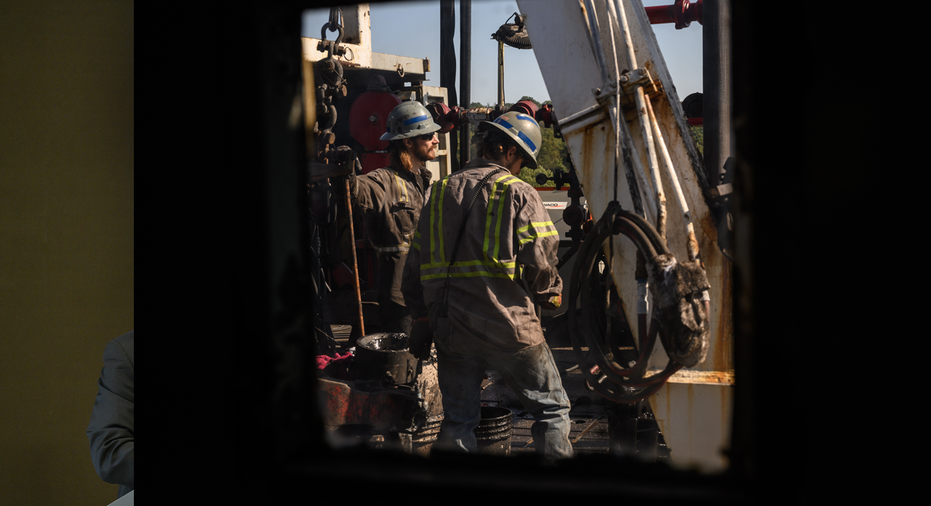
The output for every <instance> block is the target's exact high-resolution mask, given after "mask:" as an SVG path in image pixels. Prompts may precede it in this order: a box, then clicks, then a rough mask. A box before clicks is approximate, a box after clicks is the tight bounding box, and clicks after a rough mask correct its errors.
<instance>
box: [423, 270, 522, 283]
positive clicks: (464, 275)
mask: <svg viewBox="0 0 931 506" xmlns="http://www.w3.org/2000/svg"><path fill="white" fill-rule="evenodd" d="M445 277H446V273H445V272H441V273H439V274H425V275H422V276H420V281H426V280H429V279H437V278H445ZM449 277H451V278H476V277H483V278H502V279H517V277H516V275H513V274H506V273H499V272H488V271H475V272H455V273H451V274H449Z"/></svg>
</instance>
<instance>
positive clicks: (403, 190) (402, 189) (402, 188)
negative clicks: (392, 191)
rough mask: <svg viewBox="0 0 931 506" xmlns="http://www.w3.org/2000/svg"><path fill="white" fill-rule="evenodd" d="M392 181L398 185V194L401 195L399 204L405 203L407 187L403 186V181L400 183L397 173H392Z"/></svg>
mask: <svg viewBox="0 0 931 506" xmlns="http://www.w3.org/2000/svg"><path fill="white" fill-rule="evenodd" d="M394 181H395V183H397V185H398V192H400V193H401V202H407V186H405V185H404V181H401V178H400V177H398V173H397V172H395V173H394Z"/></svg>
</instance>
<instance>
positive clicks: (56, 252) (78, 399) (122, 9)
mask: <svg viewBox="0 0 931 506" xmlns="http://www.w3.org/2000/svg"><path fill="white" fill-rule="evenodd" d="M133 10H134V6H133V2H131V1H130V2H126V1H115V0H114V1H108V0H91V1H78V2H65V1H52V0H38V1H29V2H26V1H23V0H15V1H12V2H2V3H0V24H2V28H0V406H2V408H0V503H2V504H17V505H40V504H42V505H58V504H61V505H64V504H68V505H84V504H86V505H95V506H99V505H101V504H108V503H109V502H111V501H113V500H115V499H116V494H117V486H116V485H109V484H106V483H104V482H102V481H101V480H100V478H98V477H97V474H96V472H95V471H94V468H93V465H92V463H91V459H90V452H89V444H88V439H87V436H86V434H85V429H86V428H87V424H88V421H89V417H90V413H91V408H92V407H93V404H94V398H95V396H96V393H97V379H98V377H99V375H100V370H101V368H102V366H103V360H102V354H103V349H104V345H105V344H106V343H107V341H109V340H110V339H113V338H115V337H117V336H119V335H121V334H123V333H125V332H127V331H129V330H132V329H133V327H134V320H133V312H134V306H133V304H134V297H133V272H134V271H133V269H134V266H133V255H134V254H133V242H134V239H133V237H134V234H133V222H134V217H133V215H134V182H133V181H134V176H133V170H134V165H133V149H134V146H133V135H134V133H133V15H134V13H133Z"/></svg>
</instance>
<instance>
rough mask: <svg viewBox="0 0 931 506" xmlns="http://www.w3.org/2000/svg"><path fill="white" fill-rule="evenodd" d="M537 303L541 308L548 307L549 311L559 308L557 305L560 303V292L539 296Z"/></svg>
mask: <svg viewBox="0 0 931 506" xmlns="http://www.w3.org/2000/svg"><path fill="white" fill-rule="evenodd" d="M537 304H539V305H540V307H542V308H543V309H548V310H550V311H553V310H555V309H559V306H561V305H562V294H556V295H544V296H541V297H540V298H539V299H537Z"/></svg>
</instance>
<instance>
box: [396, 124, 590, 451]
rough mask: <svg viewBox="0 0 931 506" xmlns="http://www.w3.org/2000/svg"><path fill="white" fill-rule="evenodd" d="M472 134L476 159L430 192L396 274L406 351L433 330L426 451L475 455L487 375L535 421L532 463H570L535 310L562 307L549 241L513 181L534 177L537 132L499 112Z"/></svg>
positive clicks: (547, 229)
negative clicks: (436, 428) (432, 400)
mask: <svg viewBox="0 0 931 506" xmlns="http://www.w3.org/2000/svg"><path fill="white" fill-rule="evenodd" d="M478 130H479V133H480V136H481V138H480V140H479V143H478V148H479V151H478V152H479V153H480V155H481V158H477V159H475V160H473V161H471V162H469V163H468V164H466V166H465V167H463V169H462V170H460V171H458V172H456V173H454V174H452V175H450V176H449V177H447V178H445V179H442V180H440V181H437V182H435V183H434V184H433V186H432V187H431V189H430V191H429V195H428V198H427V202H426V204H425V206H424V211H423V213H422V214H421V218H420V224H419V225H418V227H417V235H416V236H415V239H414V243H413V247H412V249H411V252H410V256H409V257H408V260H407V265H406V266H405V270H404V283H403V291H404V298H405V300H406V301H407V304H408V307H410V309H411V312H412V315H413V317H414V319H415V321H414V323H413V327H414V328H413V330H412V332H413V333H412V334H411V341H412V349H411V351H412V352H414V351H415V350H414V346H415V344H414V343H415V342H420V337H419V336H421V335H423V334H427V335H429V334H430V333H431V328H432V335H433V339H434V343H435V345H436V356H437V373H438V378H437V379H438V383H439V388H440V392H441V394H442V396H443V409H444V414H443V417H444V418H443V422H442V425H441V427H440V434H439V437H438V439H437V442H436V443H435V446H436V448H443V449H458V450H465V451H470V452H474V451H476V439H475V435H474V433H473V432H472V431H473V429H475V428H476V426H478V424H479V423H480V421H481V406H480V395H481V383H482V379H483V377H484V375H485V370H486V367H487V366H490V367H491V368H493V369H495V370H496V371H498V373H500V374H501V376H502V377H503V378H504V379H505V381H507V382H508V384H509V385H510V386H511V387H512V388H513V389H514V391H515V392H517V394H518V396H519V397H520V400H521V402H522V404H523V406H524V408H525V409H526V410H527V411H528V412H530V413H531V414H532V415H533V417H534V419H535V423H534V424H533V426H532V427H531V434H532V436H533V441H534V443H535V444H536V449H537V452H538V453H540V454H542V455H543V456H544V457H547V458H562V457H570V456H571V455H572V445H571V443H570V442H569V416H568V413H569V408H570V406H569V399H568V397H567V396H566V392H565V390H564V389H563V386H562V381H561V380H560V377H559V371H558V369H557V367H556V363H555V361H554V360H553V353H552V351H550V348H549V346H548V345H547V344H546V341H545V340H544V336H543V329H542V327H541V325H540V320H539V319H538V318H537V315H536V307H535V303H536V304H539V305H541V306H543V307H544V308H547V309H555V308H556V307H558V306H559V304H560V302H561V300H562V299H561V295H560V294H561V292H562V279H560V277H559V273H558V272H557V270H556V267H555V265H556V262H557V256H556V253H557V246H558V240H559V236H558V233H557V231H556V227H555V226H554V225H553V223H552V222H551V221H550V218H549V214H548V213H547V211H546V209H545V208H544V207H543V202H542V201H541V200H540V196H539V195H538V194H537V191H536V190H535V189H534V188H533V187H532V186H531V185H529V184H527V183H526V182H524V181H522V180H520V179H519V178H518V177H517V176H516V175H517V174H518V173H519V172H520V169H521V167H522V166H525V165H526V166H528V167H531V168H536V165H537V163H536V155H537V153H538V152H539V151H540V145H541V143H542V136H541V134H540V127H539V125H537V123H536V121H534V119H533V118H531V117H530V116H527V115H525V114H520V113H517V112H507V113H505V114H503V115H501V116H500V117H498V118H497V119H496V120H495V121H494V122H488V121H484V122H482V123H481V124H480V125H479V127H478ZM473 197H475V201H474V203H472V199H473ZM470 204H471V207H470ZM463 220H465V225H464V226H463ZM460 233H461V239H460ZM454 252H455V258H454V259H453V258H452V255H453V254H454ZM451 260H452V261H453V264H452V265H451V266H450V261H451ZM427 350H428V351H429V344H428V345H427Z"/></svg>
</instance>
